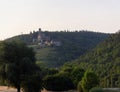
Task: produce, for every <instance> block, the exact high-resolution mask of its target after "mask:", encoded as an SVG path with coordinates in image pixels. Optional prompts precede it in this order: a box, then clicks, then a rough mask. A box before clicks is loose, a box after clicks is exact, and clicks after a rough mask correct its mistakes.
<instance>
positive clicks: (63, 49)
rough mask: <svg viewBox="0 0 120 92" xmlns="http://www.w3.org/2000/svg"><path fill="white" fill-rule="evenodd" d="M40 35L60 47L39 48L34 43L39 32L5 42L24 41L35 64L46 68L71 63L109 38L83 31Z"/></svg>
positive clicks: (46, 32) (36, 43) (106, 35)
mask: <svg viewBox="0 0 120 92" xmlns="http://www.w3.org/2000/svg"><path fill="white" fill-rule="evenodd" d="M42 34H44V35H45V36H46V37H48V38H49V39H50V40H52V41H59V42H60V46H54V45H49V46H44V47H40V45H38V42H37V41H36V40H37V39H38V35H39V31H36V32H35V31H33V32H30V34H23V35H19V36H15V37H12V38H9V39H6V40H7V41H10V40H22V41H24V42H25V43H27V45H28V46H30V47H33V48H34V50H35V52H36V58H37V64H39V65H41V64H43V65H45V66H46V65H47V66H48V67H58V66H61V65H63V64H64V63H65V62H68V61H72V60H74V59H76V58H78V57H79V56H81V55H83V54H85V53H86V52H87V51H89V50H90V49H92V48H94V47H95V46H96V45H97V44H99V43H100V42H102V41H103V40H105V39H106V38H107V37H108V36H109V34H104V33H98V32H91V31H84V30H83V31H74V32H69V31H60V32H58V31H56V32H49V31H42Z"/></svg>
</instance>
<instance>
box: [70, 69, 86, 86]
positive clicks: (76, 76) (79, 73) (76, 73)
mask: <svg viewBox="0 0 120 92" xmlns="http://www.w3.org/2000/svg"><path fill="white" fill-rule="evenodd" d="M84 73H85V71H84V70H83V69H81V68H79V67H77V68H74V70H73V71H72V72H71V77H72V80H73V83H74V85H75V88H77V85H78V83H79V81H81V79H82V77H83V75H84Z"/></svg>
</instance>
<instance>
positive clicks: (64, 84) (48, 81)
mask: <svg viewBox="0 0 120 92" xmlns="http://www.w3.org/2000/svg"><path fill="white" fill-rule="evenodd" d="M44 88H45V89H47V90H50V91H67V90H70V89H73V88H74V85H73V83H72V81H71V79H70V78H69V77H66V76H63V75H62V76H61V75H49V76H46V77H45V78H44Z"/></svg>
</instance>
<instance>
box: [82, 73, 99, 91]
mask: <svg viewBox="0 0 120 92" xmlns="http://www.w3.org/2000/svg"><path fill="white" fill-rule="evenodd" d="M98 84H99V80H98V77H97V76H96V74H95V73H93V72H88V71H87V72H85V74H84V77H83V78H82V80H81V86H82V89H83V92H89V90H90V89H91V88H93V87H96V86H98Z"/></svg>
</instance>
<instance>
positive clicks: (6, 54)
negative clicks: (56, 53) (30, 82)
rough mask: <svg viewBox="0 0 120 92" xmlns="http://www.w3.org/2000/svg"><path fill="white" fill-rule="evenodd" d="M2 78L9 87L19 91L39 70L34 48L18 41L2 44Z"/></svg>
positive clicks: (0, 56)
mask: <svg viewBox="0 0 120 92" xmlns="http://www.w3.org/2000/svg"><path fill="white" fill-rule="evenodd" d="M0 63H1V64H0V78H1V80H3V81H5V82H6V83H7V85H9V86H13V87H15V88H17V89H18V92H20V88H21V86H22V83H23V82H24V81H26V77H28V76H32V75H33V74H35V73H36V72H37V71H38V70H39V68H38V67H37V66H36V64H35V53H34V51H33V49H32V48H28V47H27V45H26V44H24V43H23V42H20V41H19V42H18V41H12V42H11V41H10V42H1V43H0Z"/></svg>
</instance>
